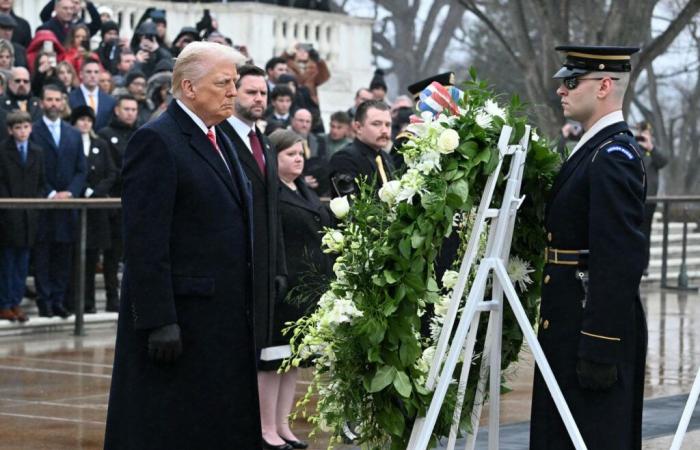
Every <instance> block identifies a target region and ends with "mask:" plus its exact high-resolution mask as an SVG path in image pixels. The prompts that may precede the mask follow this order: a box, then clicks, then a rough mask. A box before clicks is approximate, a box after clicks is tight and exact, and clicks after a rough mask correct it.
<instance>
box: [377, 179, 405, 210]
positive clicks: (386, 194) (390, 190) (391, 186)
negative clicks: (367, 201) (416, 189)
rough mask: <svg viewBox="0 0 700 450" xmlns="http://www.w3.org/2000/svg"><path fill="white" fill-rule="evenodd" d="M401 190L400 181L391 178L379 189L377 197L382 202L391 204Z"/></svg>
mask: <svg viewBox="0 0 700 450" xmlns="http://www.w3.org/2000/svg"><path fill="white" fill-rule="evenodd" d="M400 191H401V182H400V181H399V180H391V181H389V182H387V183H385V184H384V186H382V188H381V189H379V199H380V200H381V201H383V202H384V203H388V204H390V205H391V204H393V203H394V202H396V196H397V195H399V192H400Z"/></svg>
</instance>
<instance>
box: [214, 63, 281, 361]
mask: <svg viewBox="0 0 700 450" xmlns="http://www.w3.org/2000/svg"><path fill="white" fill-rule="evenodd" d="M239 74H240V78H239V79H238V82H237V83H236V86H237V88H238V95H237V96H236V101H235V111H234V113H233V115H232V116H231V117H229V118H228V120H226V121H225V122H222V123H221V129H222V130H223V131H224V133H226V136H227V137H228V138H229V139H231V141H232V142H233V144H234V147H235V148H236V152H237V155H238V158H239V159H240V160H241V163H242V165H243V170H244V171H245V173H246V176H247V177H248V179H249V180H250V182H251V186H252V188H253V224H254V227H255V233H254V235H255V242H254V247H255V252H254V255H255V257H254V258H255V259H254V261H253V266H254V268H255V342H256V346H257V348H258V350H259V351H260V350H261V349H263V348H265V347H267V346H268V345H269V342H270V338H271V333H272V318H273V317H274V302H275V292H276V290H277V289H281V288H284V286H281V285H286V274H287V270H286V268H285V264H284V245H283V241H282V235H281V233H282V232H281V229H280V221H279V217H278V208H279V201H278V198H277V197H278V192H279V179H278V177H277V156H276V155H275V153H274V152H273V151H272V149H271V148H270V143H269V142H268V140H267V137H266V136H265V135H264V134H263V133H262V132H261V131H260V129H259V128H258V127H257V126H256V125H255V122H256V121H257V120H260V119H261V118H262V117H263V114H264V112H265V105H266V104H267V83H266V82H265V71H264V70H262V69H261V68H259V67H256V66H251V65H247V66H243V67H240V70H239ZM276 285H277V286H276Z"/></svg>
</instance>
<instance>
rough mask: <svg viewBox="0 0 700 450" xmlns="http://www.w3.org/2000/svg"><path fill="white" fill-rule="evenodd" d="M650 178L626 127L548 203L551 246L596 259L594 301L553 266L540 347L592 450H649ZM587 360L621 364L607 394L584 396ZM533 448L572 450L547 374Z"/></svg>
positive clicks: (592, 151) (570, 270)
mask: <svg viewBox="0 0 700 450" xmlns="http://www.w3.org/2000/svg"><path fill="white" fill-rule="evenodd" d="M644 199H645V174H644V166H643V163H642V161H641V157H640V152H639V150H638V146H637V144H636V142H634V139H633V138H632V134H631V133H630V132H629V130H628V128H627V124H626V123H624V122H618V123H615V124H613V125H610V126H608V127H606V128H604V129H602V130H601V131H600V132H599V133H598V134H596V135H595V136H594V137H593V138H592V139H590V140H589V141H588V142H587V143H586V144H584V145H583V146H582V147H581V148H580V149H578V150H577V151H576V153H574V154H573V155H572V156H571V157H570V158H569V160H568V161H566V162H565V163H564V165H563V166H562V168H561V170H560V172H559V174H558V176H557V178H556V180H555V182H554V186H553V187H552V191H551V193H550V197H549V200H548V203H547V210H546V217H545V226H546V231H547V239H548V246H549V247H551V248H556V249H563V250H584V249H588V250H590V256H589V257H588V261H587V268H588V272H589V286H588V296H587V299H586V302H585V307H584V303H583V302H582V300H583V299H584V297H585V294H584V290H583V287H582V285H581V283H580V281H579V280H578V279H577V278H576V272H577V271H578V270H579V269H585V268H586V265H585V264H586V263H581V266H577V265H559V264H557V265H555V264H547V265H546V266H545V270H544V280H543V283H544V284H543V286H542V304H541V308H540V323H539V336H538V338H539V342H540V344H541V345H542V348H543V350H544V353H545V355H546V356H547V359H548V361H549V364H550V365H551V367H552V370H553V372H554V375H555V377H556V379H557V382H558V383H559V386H560V387H561V390H562V392H563V394H564V397H565V399H566V401H567V404H568V405H569V408H570V409H571V412H572V414H573V416H574V419H575V421H576V424H577V425H578V427H579V430H580V431H581V435H582V436H583V439H584V441H585V443H586V445H587V447H588V448H590V449H596V450H606V449H609V450H623V449H639V448H640V447H641V418H642V398H643V389H644V361H645V356H646V321H645V319H644V313H643V311H642V307H641V303H640V299H639V282H640V279H641V276H642V271H643V270H644V265H645V252H646V247H645V237H644V235H643V234H642V232H641V229H640V228H641V224H642V219H643V215H644ZM579 358H584V359H588V360H590V361H594V362H598V363H604V364H615V365H616V366H617V370H618V381H617V383H616V384H614V385H613V386H612V387H611V388H609V389H607V390H605V391H591V390H586V389H583V388H581V387H580V386H579V382H578V378H577V375H576V364H577V361H578V360H579ZM530 448H531V449H533V450H534V449H537V450H549V449H573V448H574V447H573V445H572V444H571V441H570V439H569V437H568V434H567V433H566V430H565V428H564V424H563V422H562V421H561V419H560V418H559V414H558V412H557V410H556V407H555V405H554V402H553V400H552V398H551V396H550V394H549V391H548V390H547V387H546V385H545V384H544V380H543V378H542V376H541V374H540V372H539V370H536V372H535V382H534V392H533V399H532V421H531V435H530Z"/></svg>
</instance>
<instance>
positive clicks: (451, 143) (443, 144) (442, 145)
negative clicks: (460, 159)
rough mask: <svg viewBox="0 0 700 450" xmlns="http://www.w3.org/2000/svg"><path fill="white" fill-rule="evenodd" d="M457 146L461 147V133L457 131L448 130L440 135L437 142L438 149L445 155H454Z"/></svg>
mask: <svg viewBox="0 0 700 450" xmlns="http://www.w3.org/2000/svg"><path fill="white" fill-rule="evenodd" d="M457 146H459V133H457V131H455V130H453V129H452V128H448V129H446V130H445V131H443V132H442V133H440V137H438V140H437V148H438V151H439V152H440V153H442V154H445V155H447V154H449V153H452V152H454V151H455V149H456V148H457Z"/></svg>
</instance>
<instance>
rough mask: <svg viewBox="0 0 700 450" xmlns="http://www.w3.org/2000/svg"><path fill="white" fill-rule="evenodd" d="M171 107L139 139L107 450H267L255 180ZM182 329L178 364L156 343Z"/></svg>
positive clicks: (128, 167)
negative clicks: (259, 367) (258, 339)
mask: <svg viewBox="0 0 700 450" xmlns="http://www.w3.org/2000/svg"><path fill="white" fill-rule="evenodd" d="M217 137H218V142H219V146H220V147H221V150H222V151H223V152H224V154H225V156H226V159H227V160H228V166H229V167H230V169H231V171H230V172H229V170H228V169H227V167H226V165H225V164H224V161H223V160H222V159H221V157H220V156H219V155H218V154H217V152H216V150H215V149H214V147H213V146H212V145H211V143H210V142H209V140H207V137H206V135H205V134H204V132H203V131H202V130H201V129H200V128H199V127H198V126H197V125H196V124H195V123H194V122H193V121H192V120H191V119H190V117H189V116H188V115H187V114H186V113H185V112H184V110H183V109H182V108H181V107H180V106H179V105H178V104H177V102H175V101H173V102H172V103H171V104H170V106H169V107H168V110H167V111H166V112H165V113H164V114H162V115H161V116H160V117H158V118H157V119H156V120H154V121H152V122H149V123H148V124H146V125H145V126H143V127H142V128H140V129H139V130H138V131H137V132H136V134H135V135H134V137H133V138H132V139H131V140H130V141H129V146H128V148H127V150H126V157H125V160H124V168H123V173H122V174H123V180H124V185H123V195H122V204H123V214H124V246H125V248H124V254H125V269H124V278H123V281H122V301H121V303H120V311H119V324H118V330H117V345H116V351H115V360H114V369H113V375H112V387H111V390H110V397H109V408H108V412H107V431H106V436H105V449H114V450H125V449H133V450H137V449H138V450H143V449H149V450H156V449H163V450H166V449H167V450H174V449H181V450H191V449H210V448H211V449H214V448H217V449H218V448H221V449H234V448H236V449H255V450H257V449H260V448H261V447H262V442H261V430H260V415H259V410H258V395H257V394H258V390H257V378H256V367H255V364H256V357H255V346H254V339H253V304H252V287H251V286H252V271H251V268H252V265H251V262H252V233H251V230H252V225H251V215H250V212H251V207H252V204H251V197H250V188H249V186H248V182H247V180H246V179H245V175H244V174H243V172H242V171H241V169H240V165H239V162H238V159H237V157H236V154H235V151H234V149H233V148H232V146H231V143H230V142H229V141H228V140H227V139H226V138H225V137H223V135H222V133H221V131H220V130H217ZM172 323H177V324H179V326H180V328H181V330H182V334H181V336H182V346H183V352H182V355H181V356H180V358H179V359H178V360H177V361H176V362H175V363H174V364H172V365H158V364H155V363H153V362H152V361H151V360H150V359H149V357H148V350H147V347H148V344H147V341H148V335H149V333H150V331H151V330H152V329H154V328H157V327H161V326H163V325H166V324H172Z"/></svg>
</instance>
